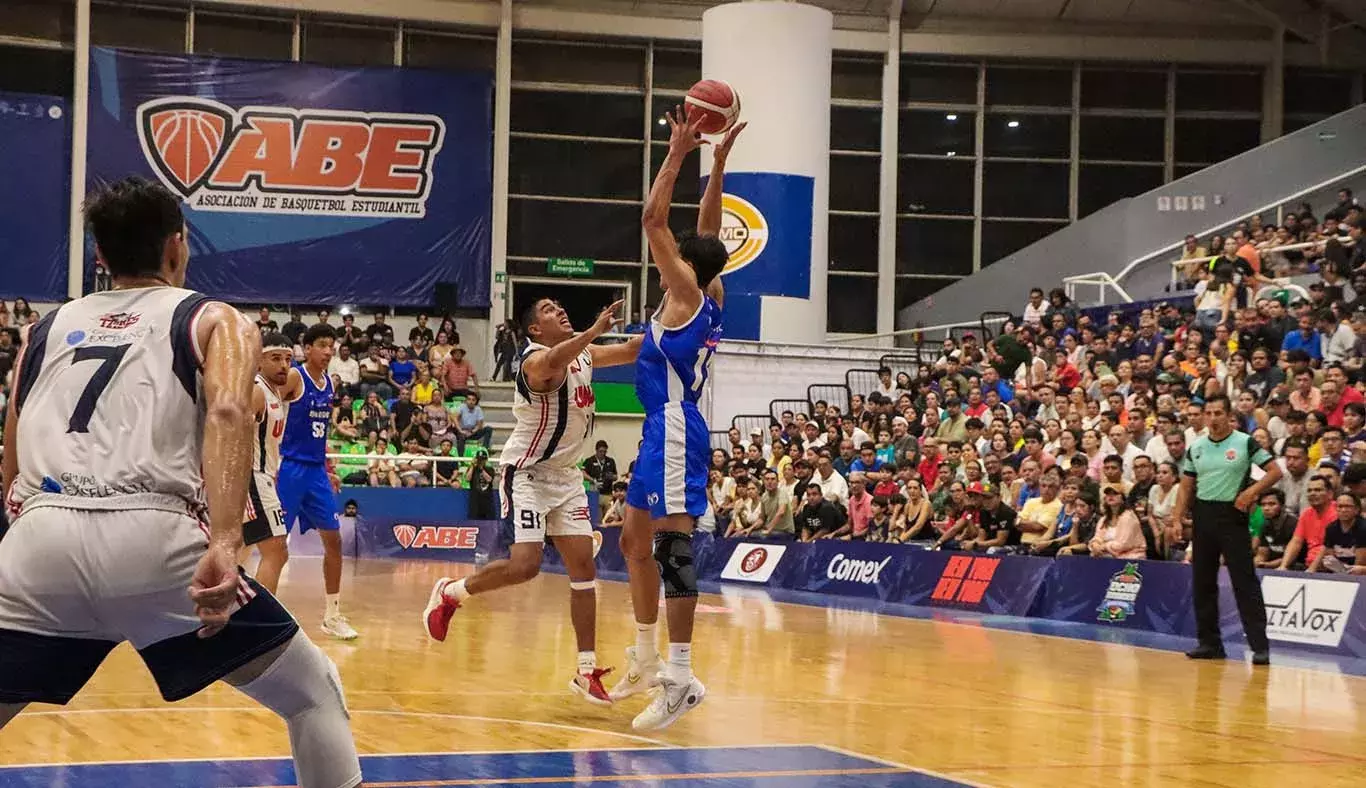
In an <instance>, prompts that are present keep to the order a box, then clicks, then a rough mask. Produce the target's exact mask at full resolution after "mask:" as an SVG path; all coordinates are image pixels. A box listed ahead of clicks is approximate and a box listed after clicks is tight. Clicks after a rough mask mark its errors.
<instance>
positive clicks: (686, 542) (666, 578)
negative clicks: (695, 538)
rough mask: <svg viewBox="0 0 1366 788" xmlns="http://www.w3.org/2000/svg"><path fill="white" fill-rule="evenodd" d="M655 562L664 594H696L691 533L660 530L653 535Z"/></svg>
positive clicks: (672, 595)
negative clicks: (662, 583)
mask: <svg viewBox="0 0 1366 788" xmlns="http://www.w3.org/2000/svg"><path fill="white" fill-rule="evenodd" d="M654 555H655V563H657V564H659V577H660V579H661V580H662V581H663V582H664V596H666V597H671V598H672V597H690V596H697V569H696V567H694V566H693V555H692V535H691V534H685V533H682V532H680V531H660V532H659V533H658V534H656V535H655V552H654Z"/></svg>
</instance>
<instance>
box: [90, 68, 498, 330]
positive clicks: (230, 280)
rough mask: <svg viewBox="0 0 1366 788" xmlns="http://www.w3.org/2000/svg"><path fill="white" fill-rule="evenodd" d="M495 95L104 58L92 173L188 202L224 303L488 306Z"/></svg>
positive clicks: (209, 288)
mask: <svg viewBox="0 0 1366 788" xmlns="http://www.w3.org/2000/svg"><path fill="white" fill-rule="evenodd" d="M492 96H493V82H492V76H491V75H490V74H489V73H487V72H477V71H469V72H445V71H427V70H415V69H395V68H330V67H324V66H315V65H307V64H301V63H277V62H270V61H253V60H232V59H226V58H212V57H196V56H191V55H161V54H148V53H141V52H137V53H135V52H127V51H122V50H114V49H103V48H97V49H95V50H94V52H93V53H92V55H91V74H90V145H89V178H88V181H89V185H90V186H95V185H99V184H103V183H108V182H111V181H115V180H117V179H119V178H122V177H124V176H127V175H130V174H134V175H141V176H144V177H147V178H149V179H155V180H158V181H160V182H161V183H163V184H165V186H166V187H167V188H168V189H170V190H171V191H172V192H174V193H175V194H177V195H178V196H180V197H181V199H182V200H183V201H184V205H185V213H186V218H187V222H188V224H189V240H190V247H191V253H192V256H193V262H192V263H191V265H190V273H189V283H188V286H189V287H191V288H194V289H197V290H201V291H203V292H205V293H208V294H210V295H213V296H216V297H220V298H223V299H226V300H235V301H264V302H268V303H320V304H335V303H340V302H348V303H361V304H393V305H408V306H425V305H430V304H432V303H433V300H434V293H435V289H436V286H437V284H439V283H441V284H450V285H453V286H454V291H455V293H456V294H457V298H458V306H460V307H470V308H478V307H487V306H488V305H489V270H490V211H491V206H492V132H491V117H492V101H493V98H492ZM91 254H93V250H91ZM87 256H88V257H90V256H91V255H90V254H88V255H87ZM91 259H93V257H92V258H91Z"/></svg>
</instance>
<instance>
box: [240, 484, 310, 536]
mask: <svg viewBox="0 0 1366 788" xmlns="http://www.w3.org/2000/svg"><path fill="white" fill-rule="evenodd" d="M329 489H330V487H329ZM284 535H285V510H284V507H282V506H280V496H279V494H278V493H277V492H276V491H275V480H274V479H272V478H270V474H268V473H260V472H253V473H252V474H251V489H250V490H248V492H247V511H246V514H245V515H243V517H242V543H243V544H245V545H247V546H248V547H250V546H251V545H254V544H256V543H258V542H264V541H266V540H267V539H269V538H271V537H273V536H284Z"/></svg>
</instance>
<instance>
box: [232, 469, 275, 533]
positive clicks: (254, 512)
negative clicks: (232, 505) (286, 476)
mask: <svg viewBox="0 0 1366 788" xmlns="http://www.w3.org/2000/svg"><path fill="white" fill-rule="evenodd" d="M284 535H285V509H284V507H283V506H281V505H280V494H279V493H278V492H277V491H276V490H275V479H273V478H272V477H271V475H270V474H268V473H261V472H259V471H253V472H252V474H251V489H250V490H249V491H248V492H247V511H246V513H245V514H243V515H242V543H243V544H245V545H247V546H251V545H254V544H256V543H257V542H264V541H265V540H267V539H269V538H271V537H273V536H284Z"/></svg>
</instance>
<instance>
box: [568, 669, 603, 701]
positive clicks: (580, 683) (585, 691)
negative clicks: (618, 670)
mask: <svg viewBox="0 0 1366 788" xmlns="http://www.w3.org/2000/svg"><path fill="white" fill-rule="evenodd" d="M611 672H612V669H611V668H597V669H595V670H594V671H593V672H591V673H577V674H575V675H574V680H573V681H571V682H569V689H571V690H573V691H574V694H576V695H578V696H579V697H581V698H583V699H584V700H586V701H588V702H589V703H592V704H593V705H595V706H611V705H612V696H611V695H608V694H607V688H606V687H603V686H602V677H603V676H606V675H607V674H608V673H611Z"/></svg>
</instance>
